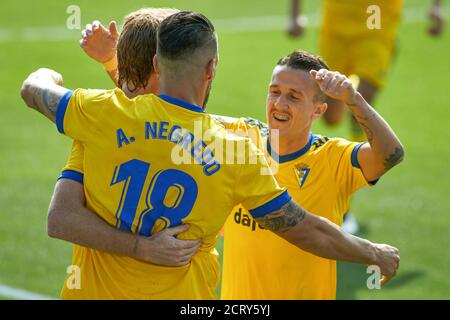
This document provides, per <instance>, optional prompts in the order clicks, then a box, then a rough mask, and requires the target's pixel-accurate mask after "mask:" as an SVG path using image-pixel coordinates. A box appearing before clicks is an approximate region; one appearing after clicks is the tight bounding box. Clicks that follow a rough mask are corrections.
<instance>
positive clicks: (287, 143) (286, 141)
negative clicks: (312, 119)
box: [270, 130, 310, 156]
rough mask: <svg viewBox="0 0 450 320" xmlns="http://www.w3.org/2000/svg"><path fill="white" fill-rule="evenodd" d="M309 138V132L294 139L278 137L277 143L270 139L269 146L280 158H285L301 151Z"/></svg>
mask: <svg viewBox="0 0 450 320" xmlns="http://www.w3.org/2000/svg"><path fill="white" fill-rule="evenodd" d="M309 138H310V131H309V130H308V131H305V132H303V133H302V134H300V135H298V136H295V137H290V138H288V137H280V138H279V141H278V143H277V142H276V141H273V140H272V139H273V138H271V140H270V145H271V147H272V149H273V150H274V151H275V152H276V153H278V154H279V155H280V156H285V155H288V154H291V153H294V152H297V151H299V150H301V149H303V148H304V147H305V146H306V145H307V144H308V142H309ZM277 144H278V147H277ZM277 149H278V150H277Z"/></svg>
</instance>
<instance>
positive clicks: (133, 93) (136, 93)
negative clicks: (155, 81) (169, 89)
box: [122, 83, 151, 99]
mask: <svg viewBox="0 0 450 320" xmlns="http://www.w3.org/2000/svg"><path fill="white" fill-rule="evenodd" d="M130 87H131V88H132V86H130ZM122 91H123V92H124V93H125V95H126V96H127V97H128V98H129V99H133V98H136V97H137V96H139V95H143V94H147V93H151V91H150V89H148V88H139V89H138V90H135V91H130V90H129V89H128V85H127V84H126V83H124V84H123V85H122Z"/></svg>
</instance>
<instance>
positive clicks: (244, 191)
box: [234, 139, 291, 218]
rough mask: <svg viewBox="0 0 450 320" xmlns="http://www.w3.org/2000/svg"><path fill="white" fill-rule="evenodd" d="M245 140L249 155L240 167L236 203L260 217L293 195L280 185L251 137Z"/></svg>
mask: <svg viewBox="0 0 450 320" xmlns="http://www.w3.org/2000/svg"><path fill="white" fill-rule="evenodd" d="M245 141H246V144H247V145H246V151H247V152H248V155H249V157H248V161H247V162H246V163H245V164H242V165H241V167H240V172H239V177H238V180H237V183H236V187H235V190H234V195H235V204H239V203H241V204H242V205H243V206H244V207H245V208H246V209H247V210H248V211H249V212H250V214H251V215H252V216H253V217H254V218H260V217H263V216H264V215H266V214H268V213H271V212H273V211H276V210H278V209H280V208H281V207H282V206H284V205H285V204H286V203H288V202H289V201H290V200H291V197H290V195H289V194H288V193H287V190H286V189H285V188H281V187H280V186H279V185H278V182H277V181H276V180H275V177H274V176H273V174H272V172H271V170H270V167H269V165H268V163H267V161H266V158H265V156H264V153H263V152H262V151H261V150H259V149H257V148H256V146H255V145H254V144H253V143H252V142H251V141H250V140H249V139H245ZM250 159H253V161H250ZM246 160H247V159H246ZM255 162H256V163H255Z"/></svg>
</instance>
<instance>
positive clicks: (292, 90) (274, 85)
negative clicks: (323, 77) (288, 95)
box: [269, 84, 305, 96]
mask: <svg viewBox="0 0 450 320" xmlns="http://www.w3.org/2000/svg"><path fill="white" fill-rule="evenodd" d="M274 87H279V85H278V84H271V85H270V86H269V88H274ZM289 91H290V92H294V93H297V94H299V95H301V96H305V93H304V92H303V90H300V91H299V90H295V89H292V88H289Z"/></svg>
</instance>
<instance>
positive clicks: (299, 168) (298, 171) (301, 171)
mask: <svg viewBox="0 0 450 320" xmlns="http://www.w3.org/2000/svg"><path fill="white" fill-rule="evenodd" d="M309 171H310V169H309V168H308V166H307V165H306V164H304V163H301V164H298V165H296V166H295V168H294V172H295V176H296V177H297V179H298V184H299V185H300V187H303V185H304V184H305V181H306V178H307V177H308V174H309Z"/></svg>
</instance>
